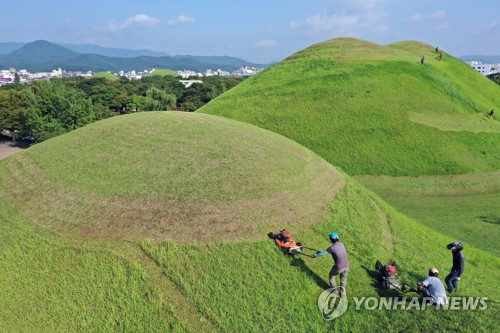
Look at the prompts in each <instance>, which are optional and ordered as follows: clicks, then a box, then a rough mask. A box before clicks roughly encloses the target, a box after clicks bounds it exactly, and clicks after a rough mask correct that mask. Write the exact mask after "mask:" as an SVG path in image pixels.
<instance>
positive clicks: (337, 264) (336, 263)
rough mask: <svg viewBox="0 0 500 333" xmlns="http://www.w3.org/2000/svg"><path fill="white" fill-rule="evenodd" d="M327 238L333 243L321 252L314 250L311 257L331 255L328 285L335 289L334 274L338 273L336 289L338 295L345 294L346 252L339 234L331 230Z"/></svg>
mask: <svg viewBox="0 0 500 333" xmlns="http://www.w3.org/2000/svg"><path fill="white" fill-rule="evenodd" d="M329 238H330V241H331V242H332V243H333V244H332V246H330V247H329V248H327V249H326V250H325V251H323V252H319V251H318V252H316V253H315V254H314V255H313V258H317V257H322V256H324V255H326V254H328V253H330V254H331V255H332V258H333V267H332V269H331V270H330V274H329V279H330V287H331V288H333V289H336V290H337V282H336V281H335V276H336V275H340V290H339V291H338V295H339V296H345V292H346V287H347V272H348V271H349V262H348V261H347V252H346V250H345V247H344V244H342V242H341V241H340V240H339V235H338V234H337V233H336V232H332V233H331V234H330V235H329Z"/></svg>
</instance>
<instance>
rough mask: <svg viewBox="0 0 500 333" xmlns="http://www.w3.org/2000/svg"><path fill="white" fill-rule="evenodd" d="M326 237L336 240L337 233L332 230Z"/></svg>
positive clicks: (337, 238) (337, 237)
mask: <svg viewBox="0 0 500 333" xmlns="http://www.w3.org/2000/svg"><path fill="white" fill-rule="evenodd" d="M328 237H330V240H331V241H332V242H333V241H338V240H339V234H337V233H336V232H332V233H331V234H330V235H329V236H328Z"/></svg>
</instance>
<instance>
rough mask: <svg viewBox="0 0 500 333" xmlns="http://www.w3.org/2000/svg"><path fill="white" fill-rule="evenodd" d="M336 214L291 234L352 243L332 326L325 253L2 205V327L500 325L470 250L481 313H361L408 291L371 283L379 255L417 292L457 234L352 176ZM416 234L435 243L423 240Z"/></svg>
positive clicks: (483, 263)
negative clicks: (26, 214)
mask: <svg viewBox="0 0 500 333" xmlns="http://www.w3.org/2000/svg"><path fill="white" fill-rule="evenodd" d="M353 202H355V203H356V204H355V205H353ZM374 207H378V208H377V209H374ZM331 211H332V213H331V216H330V217H329V218H327V219H325V220H324V221H323V222H321V223H320V224H318V225H317V226H316V227H314V228H312V229H311V228H307V227H296V228H295V227H294V228H291V229H290V230H291V231H293V232H294V234H295V236H296V237H297V238H298V239H299V240H301V241H303V242H305V243H306V245H308V246H313V247H317V248H320V249H322V248H326V247H327V246H328V241H327V239H326V235H327V234H328V233H329V232H330V231H331V230H337V231H338V232H339V233H340V235H341V237H342V240H343V241H344V243H345V244H346V247H347V248H348V251H349V260H350V264H351V271H350V273H349V284H348V293H349V294H348V295H349V302H350V305H349V307H348V310H347V312H346V313H345V314H344V315H343V316H341V317H339V318H337V319H335V320H334V321H328V322H325V321H324V320H323V319H322V317H321V314H320V312H319V311H318V309H317V305H316V302H317V297H318V296H319V294H320V293H321V292H322V291H323V289H324V288H325V287H326V280H327V276H328V271H329V269H330V267H331V259H330V258H321V259H310V258H296V259H292V258H290V257H284V256H283V255H282V254H281V253H280V252H279V251H278V249H277V248H276V247H275V246H274V245H273V242H272V241H271V240H269V239H266V236H265V235H262V237H261V238H260V240H258V241H251V242H240V243H237V244H234V243H233V244H230V243H213V244H207V245H200V244H197V242H196V241H193V242H192V243H191V244H189V245H176V244H175V243H173V242H160V243H156V242H153V241H151V240H142V241H138V242H134V243H130V242H124V241H106V240H102V239H101V240H90V239H87V240H84V241H81V240H79V241H78V240H75V239H71V238H67V237H65V236H62V235H55V234H53V233H51V232H49V231H47V230H46V229H42V228H40V227H38V226H36V225H34V224H33V223H32V222H30V221H28V220H25V219H23V218H21V217H19V215H18V214H16V212H15V211H14V210H12V208H11V207H9V205H5V204H4V203H3V202H2V204H1V206H0V219H1V221H2V223H1V225H2V233H1V235H2V236H1V237H2V243H1V244H2V247H1V248H0V258H1V260H0V267H1V269H0V282H1V283H2V285H3V286H4V287H3V288H2V289H1V290H0V301H1V302H2V304H5V305H7V306H3V307H1V308H0V330H2V331H8V332H23V331H33V332H38V331H58V330H68V331H88V332H91V331H96V330H98V331H106V332H118V331H121V332H142V331H143V332H151V331H173V332H176V331H177V332H198V331H208V332H228V331H238V332H256V331H266V332H282V329H283V327H286V328H287V331H289V332H341V331H346V330H347V331H350V332H363V331H366V330H371V331H373V330H376V331H379V330H389V331H403V332H404V331H408V332H410V331H411V332H413V331H415V329H418V330H420V331H429V330H433V331H436V332H449V331H457V332H458V331H460V332H468V331H474V332H491V331H492V330H494V329H495V327H496V320H495V316H497V315H498V310H499V309H498V305H497V302H498V296H499V294H498V291H497V290H496V288H495V282H494V281H497V280H498V278H499V277H500V276H499V270H498V267H499V264H500V262H499V260H498V258H497V257H494V256H492V255H491V254H488V253H487V252H484V251H481V250H477V249H476V248H475V247H473V246H468V247H467V249H466V252H465V253H466V256H467V264H468V266H467V272H466V274H464V277H463V279H462V281H461V290H460V292H459V293H458V294H456V295H458V296H483V297H484V296H485V297H488V298H489V299H490V301H489V303H488V308H487V309H486V310H483V311H479V310H476V311H436V310H435V309H432V308H428V309H427V310H425V311H417V310H411V311H385V310H374V311H368V310H364V309H362V310H356V307H355V306H354V304H355V303H354V297H377V298H378V297H390V296H395V295H399V296H400V297H401V296H402V294H395V293H388V292H383V291H380V290H379V289H378V288H377V286H376V285H375V283H374V279H373V274H374V268H373V265H374V263H375V261H376V260H377V259H381V260H383V261H386V260H387V261H388V260H390V259H396V260H398V262H399V265H400V273H401V274H402V276H403V277H404V278H405V280H406V282H408V283H410V284H412V285H415V284H416V283H417V282H418V281H420V280H421V279H423V278H424V277H425V275H426V271H427V268H428V266H430V265H433V266H436V267H438V268H439V269H440V270H441V272H442V274H443V275H444V274H446V271H447V270H448V268H449V266H450V263H451V254H450V252H449V251H447V250H446V248H445V245H446V243H447V242H449V241H450V240H451V238H450V237H448V236H442V235H440V234H438V233H436V232H434V231H432V230H430V229H428V228H427V227H424V226H422V225H420V224H419V223H417V222H415V221H413V220H411V219H409V218H407V217H405V216H404V215H402V214H401V213H398V212H397V211H395V210H394V209H392V208H390V207H389V206H387V205H386V204H385V203H383V202H382V201H381V200H380V199H379V198H377V197H376V196H374V195H373V194H369V193H367V192H366V191H365V190H364V189H363V187H361V186H360V185H358V184H356V183H355V182H353V181H349V182H348V184H347V187H346V188H345V189H344V190H343V192H342V193H341V194H340V195H339V197H338V199H337V200H336V201H335V203H333V204H332V206H331ZM381 212H382V215H381V214H380V213H381ZM387 233H388V234H389V235H390V237H391V239H392V241H393V242H392V244H391V246H390V247H387V243H386V241H387V238H384V237H379V236H380V235H381V234H387ZM419 235H425V237H426V239H427V240H428V241H427V242H421V239H420V237H418V236H419ZM141 250H142V251H143V252H144V254H145V255H144V254H142V255H141V253H140V252H141ZM156 265H159V266H156ZM158 269H160V272H158ZM162 271H163V273H162ZM406 296H407V297H411V296H412V295H410V294H407V295H406ZM408 302H409V301H408ZM28 309H29V310H28ZM33 309H35V311H33ZM48 318H50V319H49V320H47V319H48Z"/></svg>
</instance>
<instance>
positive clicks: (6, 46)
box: [0, 42, 26, 54]
mask: <svg viewBox="0 0 500 333" xmlns="http://www.w3.org/2000/svg"><path fill="white" fill-rule="evenodd" d="M24 45H26V43H16V42H3V43H0V54H7V53H11V52H12V51H15V50H17V49H19V48H21V47H23V46H24Z"/></svg>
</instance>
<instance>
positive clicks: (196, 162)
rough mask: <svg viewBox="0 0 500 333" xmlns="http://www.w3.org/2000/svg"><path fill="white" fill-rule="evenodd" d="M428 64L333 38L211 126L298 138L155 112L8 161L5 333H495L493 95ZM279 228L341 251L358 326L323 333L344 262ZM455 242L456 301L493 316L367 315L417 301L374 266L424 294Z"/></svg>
mask: <svg viewBox="0 0 500 333" xmlns="http://www.w3.org/2000/svg"><path fill="white" fill-rule="evenodd" d="M422 52H424V54H426V58H427V59H428V61H427V65H426V66H421V65H419V64H418V63H417V61H418V59H419V58H420V56H421V53H422ZM417 55H418V56H417ZM432 56H433V52H432V51H431V48H430V46H428V45H425V44H422V43H416V42H403V43H395V44H391V45H388V46H380V45H376V44H372V43H368V42H364V41H359V40H354V39H336V40H332V41H328V42H325V43H322V44H317V45H314V46H312V47H311V48H308V49H306V50H304V51H301V52H299V53H297V54H295V55H293V56H291V57H289V58H287V59H286V60H285V61H284V62H282V63H281V64H278V65H276V66H273V67H271V68H269V69H267V70H265V71H263V72H262V73H259V74H258V75H256V76H254V77H252V78H249V79H248V80H245V81H244V82H242V83H241V84H240V85H238V86H237V87H235V88H234V89H232V90H230V91H229V92H227V93H225V94H223V95H221V96H219V97H218V98H217V99H215V100H213V101H212V102H210V103H209V104H208V105H206V106H205V107H204V108H203V109H202V110H201V111H203V112H207V113H217V114H221V115H224V116H227V117H230V118H237V119H239V120H243V121H245V122H248V123H252V124H255V125H258V126H262V127H265V128H267V129H270V130H272V131H275V132H278V133H281V134H283V135H284V136H280V135H278V134H276V133H273V132H271V131H268V130H265V129H262V128H258V127H257V126H252V125H249V124H245V123H244V122H238V121H235V120H232V119H227V118H223V117H218V116H214V115H209V114H204V113H203V112H199V113H198V112H197V113H179V112H144V113H136V114H131V115H124V116H120V117H113V118H110V119H106V120H102V121H99V122H96V123H94V124H91V125H88V126H85V127H83V128H81V129H78V130H75V131H73V132H71V133H67V134H64V135H61V136H59V137H56V138H52V139H50V140H47V141H45V142H43V143H41V144H37V145H35V146H33V147H30V148H28V149H27V150H24V151H22V152H20V153H18V154H15V155H12V156H9V157H7V158H5V159H2V160H0V170H1V172H0V286H1V288H0V304H1V305H2V306H1V307H0V332H59V331H69V332H72V331H75V332H279V333H281V332H285V331H286V332H297V333H299V332H300V333H302V332H372V331H374V332H379V331H389V332H429V331H433V332H493V331H495V330H497V327H498V323H497V322H498V318H499V315H500V307H499V305H498V304H499V298H500V293H499V292H498V289H497V284H498V281H499V279H500V258H499V256H498V249H497V246H496V244H498V219H499V216H498V210H497V209H496V205H495V203H496V202H497V201H498V199H499V196H498V193H499V179H500V176H499V171H498V170H499V168H498V166H499V159H500V154H499V142H500V136H499V135H500V134H499V132H498V127H497V125H496V123H497V121H496V120H493V121H484V119H482V115H483V113H484V110H483V109H490V108H492V107H495V108H497V107H498V103H499V102H498V101H497V100H496V98H498V97H497V96H498V92H499V88H498V87H497V86H494V85H493V84H490V83H488V81H484V78H482V77H480V76H478V75H476V74H477V73H476V74H474V73H473V72H471V70H470V69H468V68H466V67H465V65H463V64H461V63H460V62H459V61H458V60H457V59H454V58H452V57H450V56H448V55H446V56H445V61H444V62H441V61H438V60H437V59H433V58H432ZM477 91H481V92H482V93H481V94H477ZM492 105H494V106H492ZM455 116H456V117H455ZM462 121H465V122H467V121H469V122H470V123H469V124H461V122H462ZM287 137H288V138H287ZM289 138H291V139H293V140H294V141H292V140H290V139H289ZM300 144H303V145H304V146H306V147H308V148H309V149H310V150H309V149H307V148H306V147H304V146H301V145H300ZM337 165H339V166H340V167H341V168H342V170H340V171H338V170H337V169H336V168H337ZM465 172H468V173H465ZM370 174H371V176H370ZM448 174H454V175H451V176H450V175H448ZM351 175H357V176H356V177H354V178H352V177H351ZM401 175H405V176H401ZM397 176H399V177H397ZM282 228H287V229H288V230H289V231H291V232H292V233H293V234H294V235H295V237H296V239H297V240H298V241H301V242H303V243H304V245H306V246H309V247H312V248H317V249H320V250H324V249H325V248H327V247H328V246H329V241H328V239H327V235H328V234H329V233H330V232H332V231H337V232H338V233H339V234H340V237H341V240H342V242H344V244H345V245H346V248H347V251H348V257H349V262H350V271H349V278H348V287H347V295H348V302H349V306H348V308H347V311H346V313H345V314H344V315H342V316H341V317H339V318H336V319H335V320H333V321H325V320H323V318H322V315H321V313H320V311H319V309H318V305H317V300H318V296H319V295H320V294H321V293H322V292H323V290H324V289H325V288H327V287H328V285H327V282H326V281H327V279H328V272H329V270H330V268H331V266H332V259H331V257H330V256H326V257H322V258H317V259H312V258H308V257H304V256H302V257H295V258H292V257H289V256H284V255H283V254H282V253H281V252H280V251H279V249H278V248H277V247H276V246H275V245H274V242H273V241H272V240H270V239H269V238H268V237H267V233H268V232H271V231H272V232H276V231H279V230H280V229H282ZM457 238H460V240H462V241H464V243H465V250H464V253H465V256H466V270H465V273H464V275H463V276H462V279H461V281H460V289H459V291H458V292H457V293H454V294H453V296H457V297H486V298H487V299H488V300H487V303H486V304H487V308H486V309H484V310H469V311H463V310H439V309H436V308H432V307H430V308H427V309H425V310H423V311H419V310H418V309H415V308H414V309H411V310H384V309H381V310H380V309H375V310H369V309H366V308H364V307H361V308H360V309H357V308H356V302H357V301H358V300H359V298H360V297H374V298H376V299H384V300H388V299H390V298H391V297H396V296H397V297H400V299H401V298H402V297H403V296H406V297H407V299H406V301H403V303H402V304H403V305H404V306H405V307H406V306H407V305H408V304H411V297H413V296H417V295H416V294H415V293H407V294H402V293H399V292H395V291H393V292H390V291H384V290H380V288H379V286H378V284H377V283H376V281H375V275H376V271H375V268H374V265H375V262H376V260H381V261H382V262H384V263H388V262H390V261H391V260H396V261H397V262H398V264H399V268H398V270H399V273H400V274H401V277H402V278H403V279H404V281H405V282H406V283H408V284H409V285H411V286H415V285H416V284H417V283H418V282H420V281H422V280H423V279H424V278H425V277H426V275H427V271H428V269H429V267H431V266H435V267H437V268H438V269H439V271H440V278H441V279H442V280H443V279H444V277H445V276H446V274H447V273H448V271H449V269H450V267H451V264H452V256H451V253H450V251H448V250H447V249H446V244H448V243H450V242H451V241H454V240H455V239H457Z"/></svg>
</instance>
